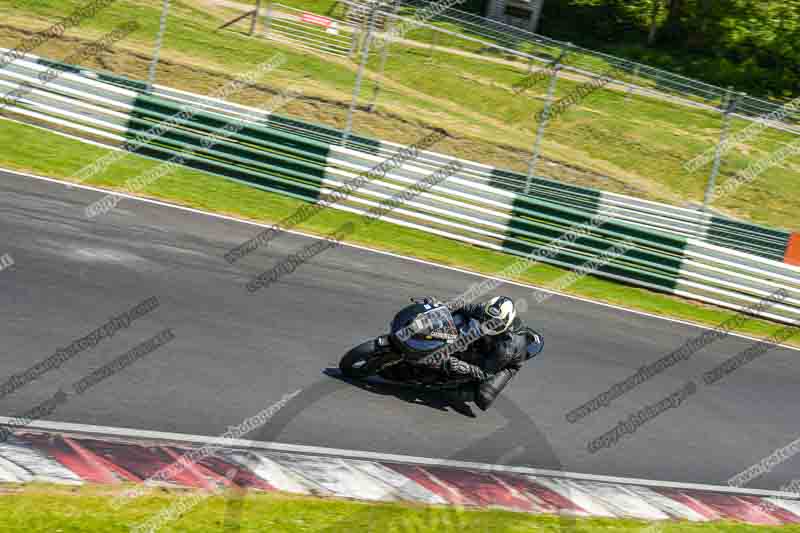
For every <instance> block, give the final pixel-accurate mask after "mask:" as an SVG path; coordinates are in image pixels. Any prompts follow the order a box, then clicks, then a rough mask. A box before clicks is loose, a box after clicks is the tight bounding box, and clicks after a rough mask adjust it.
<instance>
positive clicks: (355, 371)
mask: <svg viewBox="0 0 800 533" xmlns="http://www.w3.org/2000/svg"><path fill="white" fill-rule="evenodd" d="M399 359H400V357H399V356H397V355H396V354H393V353H391V352H389V353H387V352H386V351H385V350H381V349H379V347H378V342H377V341H376V340H371V341H367V342H364V343H362V344H359V345H358V346H356V347H355V348H353V349H352V350H350V351H349V352H347V353H346V354H345V355H344V357H342V360H341V361H339V370H341V371H342V374H344V375H345V376H346V377H348V378H367V377H369V376H373V375H375V374H377V373H378V372H380V371H381V370H382V369H383V368H385V367H386V366H387V365H389V364H391V363H393V362H396V361H398V360H399Z"/></svg>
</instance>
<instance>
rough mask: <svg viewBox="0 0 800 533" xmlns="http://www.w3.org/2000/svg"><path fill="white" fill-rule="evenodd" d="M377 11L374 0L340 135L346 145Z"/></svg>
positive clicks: (351, 127)
mask: <svg viewBox="0 0 800 533" xmlns="http://www.w3.org/2000/svg"><path fill="white" fill-rule="evenodd" d="M377 11H378V2H375V3H374V4H373V6H372V8H371V9H370V12H369V21H368V22H367V35H366V36H365V37H364V46H363V47H362V49H361V63H360V64H359V65H358V72H357V73H356V83H355V86H354V87H353V97H352V98H351V100H350V109H348V111H347V125H346V126H345V128H344V135H343V136H342V145H343V146H346V145H347V140H348V139H349V138H350V133H351V132H352V131H353V114H354V113H355V110H356V105H357V104H358V95H359V93H361V81H362V80H363V78H364V69H366V67H367V59H368V57H369V45H370V43H371V42H372V32H373V29H374V24H375V14H376V13H377Z"/></svg>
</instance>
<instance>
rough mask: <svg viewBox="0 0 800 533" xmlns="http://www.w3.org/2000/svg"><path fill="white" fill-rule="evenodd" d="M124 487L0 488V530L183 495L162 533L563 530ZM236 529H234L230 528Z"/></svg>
mask: <svg viewBox="0 0 800 533" xmlns="http://www.w3.org/2000/svg"><path fill="white" fill-rule="evenodd" d="M124 488H125V487H119V486H107V485H86V486H80V487H64V486H58V485H45V484H31V485H25V486H22V487H20V486H16V485H4V486H2V487H0V527H2V530H3V531H4V533H22V532H24V533H40V532H41V533H44V532H47V533H122V532H127V531H130V528H131V527H132V526H136V525H137V524H140V523H143V522H145V521H147V520H149V519H151V518H152V517H153V516H155V515H157V514H158V513H160V512H162V511H164V510H166V509H168V508H169V507H170V505H173V504H177V503H178V502H180V501H181V500H183V501H187V500H189V499H192V500H196V501H197V504H196V505H194V506H193V507H191V508H190V509H189V510H188V511H187V512H186V513H184V514H183V515H181V516H180V517H179V518H177V519H176V520H174V521H172V522H169V523H165V524H164V525H163V526H162V527H161V528H160V529H159V530H158V531H159V532H160V533H178V532H180V533H201V532H202V533H212V532H214V533H215V532H219V533H225V532H227V531H233V532H235V533H254V532H266V531H269V532H287V533H308V532H313V531H325V532H326V533H340V532H341V533H350V532H354V531H358V532H362V531H369V532H373V531H374V532H378V531H380V532H382V533H394V532H398V533H400V532H402V533H405V532H423V531H436V532H438V533H456V532H458V533H473V532H474V533H478V532H481V533H485V532H488V531H491V532H493V533H495V532H498V533H499V532H504V533H505V532H507V533H521V532H530V531H554V532H555V531H561V530H562V529H564V524H563V522H562V519H560V518H559V517H557V516H552V515H533V514H527V513H515V512H511V511H503V510H476V509H470V510H466V509H462V508H452V507H440V506H421V505H412V504H400V503H361V502H354V501H349V500H338V499H323V498H316V497H309V496H293V495H287V494H278V493H257V492H249V493H247V495H246V497H245V498H244V500H243V502H242V507H241V509H242V512H241V515H240V517H239V519H237V520H236V523H235V524H233V523H231V522H226V517H227V516H228V515H227V514H226V496H225V494H219V493H218V494H210V495H206V494H204V493H198V492H190V491H184V490H177V489H176V490H167V489H158V490H155V491H153V492H151V493H150V495H148V496H144V497H141V498H138V499H136V500H135V501H134V502H131V503H130V504H128V505H125V506H123V507H122V508H120V509H114V508H112V505H111V502H112V500H113V498H114V497H115V496H117V495H119V494H120V493H121V492H122V490H124ZM231 525H233V526H235V527H234V528H233V529H231V528H230V526H231ZM569 526H570V532H574V533H582V532H588V531H604V532H607V533H615V532H619V533H634V532H645V529H646V528H648V526H650V524H648V523H647V522H643V521H640V520H624V519H610V518H587V519H583V518H582V519H577V520H575V521H572V520H570V521H569ZM657 528H658V529H654V528H652V527H651V528H650V529H647V530H646V531H648V532H649V531H658V532H659V533H673V532H679V531H680V532H689V533H692V532H697V533H756V532H757V533H778V532H780V533H797V532H800V526H773V527H765V526H751V525H746V524H739V523H734V522H711V523H700V524H698V523H687V522H661V523H658V524H657Z"/></svg>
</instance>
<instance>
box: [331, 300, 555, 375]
mask: <svg viewBox="0 0 800 533" xmlns="http://www.w3.org/2000/svg"><path fill="white" fill-rule="evenodd" d="M411 302H412V304H411V305H408V306H406V307H404V308H403V309H401V310H400V311H399V312H398V313H397V314H396V315H395V316H394V318H393V319H392V322H391V324H390V327H389V334H388V335H381V336H379V337H377V338H375V339H372V340H369V341H366V342H364V343H362V344H360V345H358V346H356V347H355V348H353V349H351V350H350V351H348V352H347V353H346V354H345V355H344V357H342V359H341V361H340V362H339V369H340V370H341V372H342V374H343V375H344V376H345V377H348V378H354V379H366V378H368V377H371V376H379V377H381V378H383V379H386V380H389V381H394V382H400V383H404V384H408V385H413V386H416V387H419V388H423V389H428V390H445V389H451V388H456V387H458V386H460V385H462V384H464V383H468V382H469V381H470V379H469V378H450V379H448V378H446V377H445V376H443V375H440V374H438V373H436V375H432V373H431V372H430V371H427V370H426V369H422V368H419V367H416V366H414V365H412V364H410V363H409V362H408V359H409V358H414V359H419V358H422V357H425V356H426V355H429V354H431V353H433V352H435V351H437V350H445V349H449V350H452V352H451V353H457V352H458V351H461V350H462V349H463V348H465V347H466V346H468V344H469V343H470V342H472V341H475V340H477V339H478V338H480V336H482V334H481V333H480V324H478V323H477V321H475V320H471V321H469V322H467V321H464V320H462V319H461V317H460V316H458V315H457V316H455V317H454V316H453V314H452V313H451V312H450V309H449V308H448V307H447V306H446V305H444V304H442V303H440V302H437V301H435V300H432V299H430V298H422V299H417V298H412V299H411ZM524 331H525V334H526V335H527V337H528V346H527V354H526V359H531V358H532V357H535V356H536V355H538V354H539V353H540V352H541V351H542V349H543V348H544V341H543V339H542V336H541V335H540V334H539V333H537V332H535V331H533V330H532V329H530V328H527V327H526V328H525V329H524ZM459 343H460V344H461V346H459Z"/></svg>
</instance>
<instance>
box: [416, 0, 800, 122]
mask: <svg viewBox="0 0 800 533" xmlns="http://www.w3.org/2000/svg"><path fill="white" fill-rule="evenodd" d="M430 3H431V2H429V1H427V0H403V4H404V5H406V6H409V7H414V8H424V7H425V6H427V5H429V4H430ZM431 20H432V21H441V22H450V23H453V24H456V25H458V26H461V27H462V28H464V29H465V30H466V32H468V33H471V34H474V35H477V36H479V37H481V38H482V39H486V40H489V41H493V42H497V43H499V44H501V45H502V46H503V47H505V48H508V49H510V50H515V51H518V52H522V53H525V54H532V55H535V56H540V57H541V56H543V57H544V58H546V59H547V60H548V61H552V60H554V59H555V58H556V57H558V55H559V54H560V52H561V51H562V50H566V51H567V52H568V53H569V55H570V57H571V61H570V63H571V65H572V66H573V67H576V68H580V69H584V70H586V71H588V72H590V73H592V74H594V75H600V74H602V73H604V70H609V69H611V68H613V69H616V70H619V71H621V72H625V73H626V74H627V75H629V76H631V77H632V78H633V80H636V81H631V83H633V84H635V85H640V86H643V87H649V88H653V89H656V90H658V91H659V92H663V93H670V94H673V95H676V96H680V97H682V98H684V99H687V100H692V99H698V100H700V101H701V102H703V103H704V104H706V105H708V106H712V107H720V106H721V105H722V103H723V102H724V100H725V97H726V95H727V94H728V92H729V91H728V89H724V88H722V87H718V86H716V85H713V84H710V83H705V82H702V81H699V80H696V79H693V78H689V77H687V76H682V75H680V74H676V73H674V72H669V71H666V70H663V69H659V68H656V67H652V66H649V65H645V64H643V63H637V62H635V61H630V60H627V59H623V58H620V57H616V56H612V55H610V54H604V53H602V52H597V51H595V50H590V49H588V48H583V47H581V46H576V45H574V44H572V43H567V42H564V41H558V40H556V39H551V38H549V37H545V36H544V35H539V34H537V33H533V32H530V31H527V30H524V29H522V28H517V27H516V26H511V25H509V24H504V23H502V22H499V21H496V20H493V19H489V18H486V17H481V16H478V15H475V14H472V13H468V12H466V11H461V10H459V9H456V8H449V9H447V10H446V11H444V12H442V13H440V14H438V15H437V16H436V17H433V18H432V19H431ZM598 67H605V68H598ZM780 108H781V104H779V103H775V102H769V101H767V100H763V99H760V98H755V97H753V96H747V95H745V96H743V97H742V99H741V100H740V102H739V104H738V106H737V109H738V114H739V115H741V116H742V117H745V118H755V117H760V116H763V115H767V114H769V113H772V112H775V111H777V110H779V109H780ZM783 126H784V127H785V128H786V129H787V131H791V132H793V133H797V134H800V112H794V113H788V114H787V116H786V120H784V121H783ZM781 129H784V128H781Z"/></svg>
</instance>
